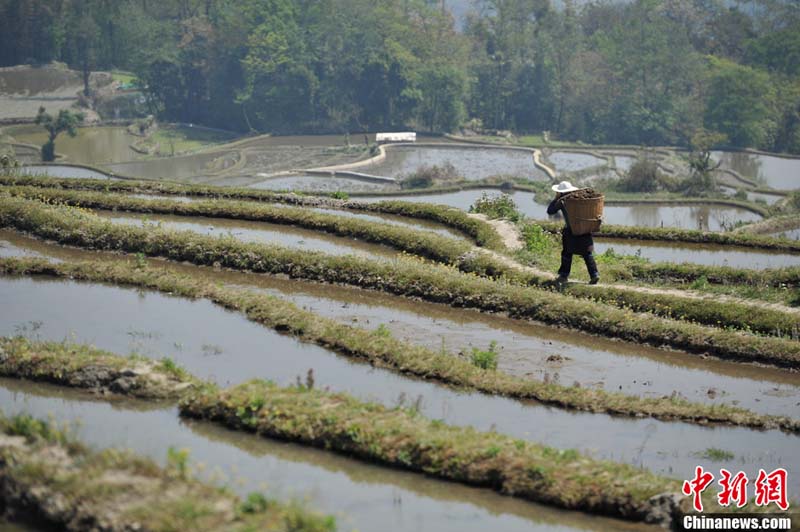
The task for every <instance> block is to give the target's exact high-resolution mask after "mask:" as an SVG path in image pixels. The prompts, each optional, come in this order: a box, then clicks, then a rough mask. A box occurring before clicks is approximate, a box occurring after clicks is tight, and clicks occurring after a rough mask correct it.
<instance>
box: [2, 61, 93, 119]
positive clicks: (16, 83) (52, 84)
mask: <svg viewBox="0 0 800 532" xmlns="http://www.w3.org/2000/svg"><path fill="white" fill-rule="evenodd" d="M82 86H83V82H82V81H81V78H80V76H79V75H78V73H77V72H75V71H73V70H67V69H63V68H59V67H54V66H46V67H38V68H37V67H9V68H2V69H0V119H9V118H32V117H34V116H36V113H37V112H38V110H39V107H41V106H43V107H45V108H46V109H47V110H48V111H49V112H51V113H53V112H58V111H59V110H61V109H67V108H69V107H71V106H72V105H73V104H74V103H75V102H76V101H77V100H78V97H77V93H78V91H79V90H80V89H81V87H82Z"/></svg>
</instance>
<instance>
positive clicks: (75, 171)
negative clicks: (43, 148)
mask: <svg viewBox="0 0 800 532" xmlns="http://www.w3.org/2000/svg"><path fill="white" fill-rule="evenodd" d="M19 173H20V174H22V175H29V176H40V177H63V178H69V179H109V176H108V175H106V174H104V173H101V172H98V171H97V170H91V169H89V168H83V167H81V166H68V165H64V164H41V165H36V166H23V167H22V168H20V169H19Z"/></svg>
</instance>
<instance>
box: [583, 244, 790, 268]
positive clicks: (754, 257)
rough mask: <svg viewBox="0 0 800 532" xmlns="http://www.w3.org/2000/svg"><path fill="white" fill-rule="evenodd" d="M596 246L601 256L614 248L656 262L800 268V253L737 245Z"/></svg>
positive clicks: (616, 251) (620, 252) (737, 266)
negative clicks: (755, 248)
mask: <svg viewBox="0 0 800 532" xmlns="http://www.w3.org/2000/svg"><path fill="white" fill-rule="evenodd" d="M594 247H595V251H596V252H597V253H604V252H605V251H607V250H609V249H613V250H614V252H615V253H617V254H621V255H640V256H642V257H644V258H646V259H649V260H650V261H652V262H673V263H683V262H688V263H692V264H702V265H704V266H732V267H734V268H748V269H753V270H763V269H766V268H785V267H788V266H800V254H791V253H782V252H771V251H764V250H754V249H751V248H741V247H735V246H719V245H711V244H681V243H675V242H657V241H653V240H623V239H611V238H597V239H595V244H594Z"/></svg>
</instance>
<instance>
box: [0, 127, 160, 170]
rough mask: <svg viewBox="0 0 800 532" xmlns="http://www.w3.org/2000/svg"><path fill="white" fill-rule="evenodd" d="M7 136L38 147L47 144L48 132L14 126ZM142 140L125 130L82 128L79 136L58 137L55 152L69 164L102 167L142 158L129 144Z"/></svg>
mask: <svg viewBox="0 0 800 532" xmlns="http://www.w3.org/2000/svg"><path fill="white" fill-rule="evenodd" d="M7 132H8V133H9V134H10V135H11V136H13V137H14V138H15V139H16V140H17V142H22V143H25V144H33V145H35V146H41V145H43V144H44V143H45V142H47V132H46V131H45V130H44V128H43V127H41V126H34V125H28V126H16V127H13V128H8V129H7ZM137 140H141V137H137V136H135V135H131V134H130V133H128V131H127V129H126V128H124V127H81V128H78V135H77V136H75V137H70V136H69V135H67V134H63V135H60V136H59V137H58V139H57V141H56V152H58V153H59V154H62V155H65V156H66V157H67V160H68V161H69V162H71V163H79V164H92V165H102V164H109V163H118V162H124V161H132V160H135V159H141V158H143V157H145V156H144V155H141V154H139V153H137V152H136V151H134V150H132V149H131V147H130V146H131V144H133V143H134V142H136V141H137Z"/></svg>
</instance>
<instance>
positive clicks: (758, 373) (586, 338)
mask: <svg viewBox="0 0 800 532" xmlns="http://www.w3.org/2000/svg"><path fill="white" fill-rule="evenodd" d="M0 246H4V247H5V250H6V251H5V254H6V255H8V256H14V255H33V254H35V256H44V257H48V258H49V257H52V258H55V259H57V260H61V259H63V260H103V261H105V260H111V261H124V260H128V259H127V257H125V256H121V255H113V254H108V253H96V252H89V251H83V250H77V249H70V248H63V247H59V246H55V245H49V244H45V243H41V242H39V241H37V240H34V239H30V238H28V237H25V236H21V235H19V234H17V233H14V232H10V231H0ZM4 247H0V254H2V253H3V249H4ZM151 264H153V265H156V266H157V267H159V268H169V269H170V270H172V271H175V272H178V273H182V274H186V275H189V276H191V277H193V278H203V279H207V280H209V281H211V282H214V283H222V284H225V285H232V286H241V287H246V288H248V289H255V290H259V291H264V292H266V293H269V294H272V295H276V296H279V297H281V298H283V299H288V300H290V301H292V302H294V303H295V304H297V305H298V306H301V307H303V308H307V309H309V310H311V311H313V312H315V313H317V314H320V315H322V316H326V317H328V318H331V319H335V320H337V321H340V322H342V323H345V324H351V325H355V326H357V327H361V328H367V329H375V328H377V327H378V326H380V325H383V326H385V327H387V328H388V329H389V330H390V331H391V332H392V334H393V335H395V336H396V337H398V338H401V339H404V340H406V341H408V342H411V343H415V344H418V345H422V346H425V347H428V348H430V349H432V350H435V351H439V350H441V349H442V348H444V349H445V350H447V351H448V352H451V353H458V352H465V353H469V352H470V350H471V349H472V348H473V347H475V348H481V349H485V348H486V347H487V346H488V344H489V343H490V342H492V341H495V342H497V345H498V348H499V350H500V355H499V368H500V370H501V371H505V372H508V373H510V374H514V375H517V376H520V377H525V378H530V379H536V380H553V381H558V382H561V383H562V384H565V385H570V384H573V383H575V382H578V383H579V384H580V385H581V386H583V387H599V388H603V389H606V390H609V391H623V392H624V393H626V394H629V395H639V396H645V397H661V396H664V395H671V394H673V393H677V394H680V395H681V396H683V397H686V398H688V399H690V400H691V401H695V402H702V403H707V404H715V403H734V404H739V405H740V406H743V407H746V408H749V409H752V410H754V411H758V412H763V413H782V414H787V415H789V414H792V413H793V412H795V411H796V409H797V407H798V406H799V405H798V402H800V374H792V373H786V372H784V371H782V370H779V369H775V368H762V367H756V366H748V365H742V364H738V363H732V362H726V361H717V360H713V359H706V360H704V359H701V358H699V357H697V356H693V355H689V354H687V353H682V352H678V351H670V350H662V349H655V348H649V347H647V346H641V345H633V344H629V343H625V342H619V341H615V340H611V339H606V338H602V337H598V336H593V335H589V334H585V333H580V332H577V331H569V330H561V329H557V328H553V327H549V326H546V325H542V324H538V323H533V322H527V321H520V320H513V319H509V318H505V317H503V316H499V315H488V314H483V313H480V312H477V311H473V310H468V309H453V308H451V307H448V306H446V305H439V304H434V303H426V302H422V301H416V300H410V299H405V298H398V297H394V296H390V295H387V294H382V293H379V292H373V291H367V290H360V289H356V288H350V287H343V286H330V285H322V284H317V283H309V282H304V281H298V280H287V279H282V278H276V277H273V276H267V275H248V274H244V273H239V272H232V271H226V270H222V271H220V270H216V269H212V268H198V267H194V266H188V265H180V264H175V263H170V262H164V261H151Z"/></svg>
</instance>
